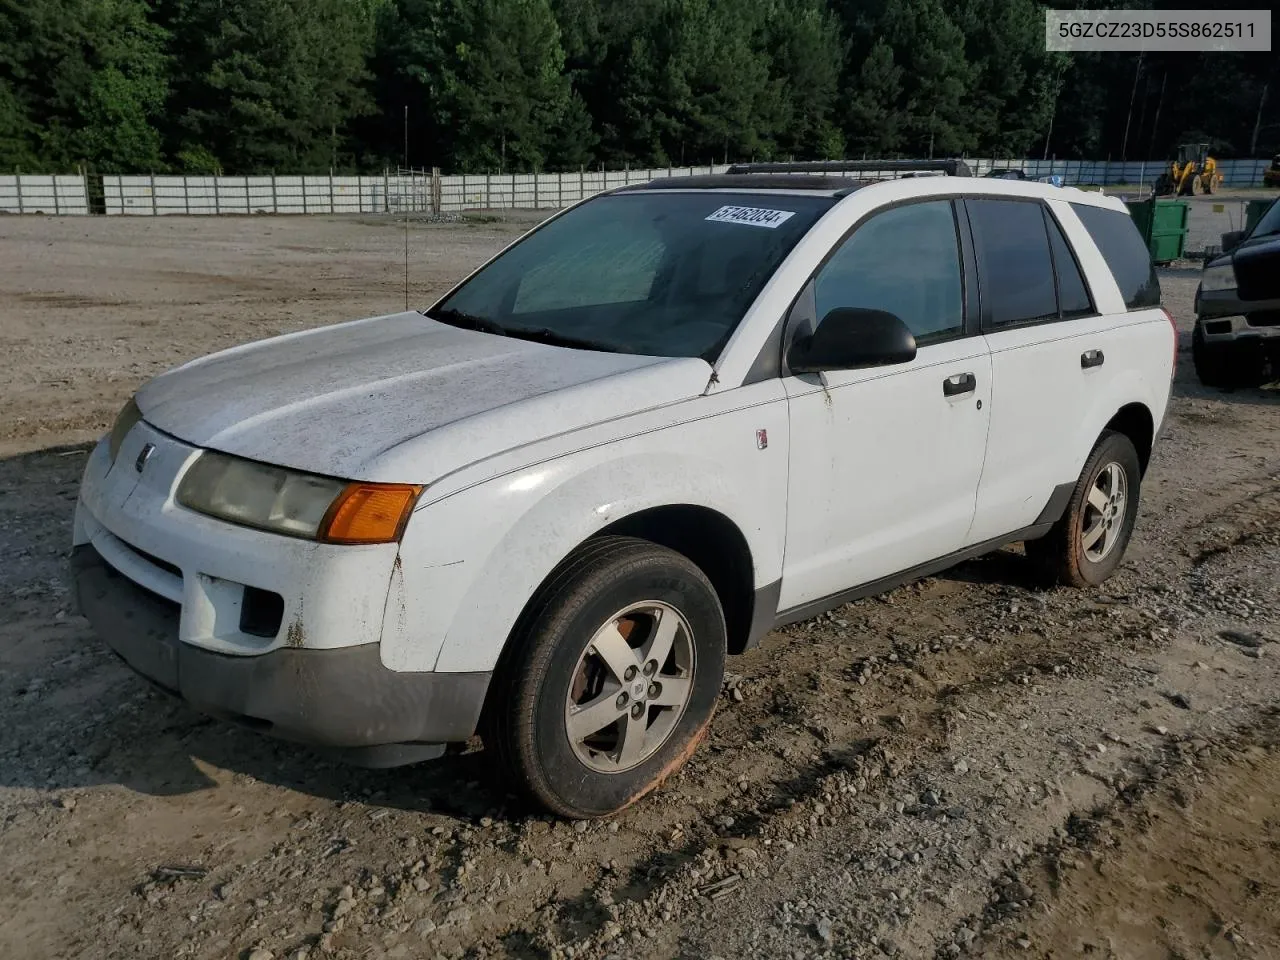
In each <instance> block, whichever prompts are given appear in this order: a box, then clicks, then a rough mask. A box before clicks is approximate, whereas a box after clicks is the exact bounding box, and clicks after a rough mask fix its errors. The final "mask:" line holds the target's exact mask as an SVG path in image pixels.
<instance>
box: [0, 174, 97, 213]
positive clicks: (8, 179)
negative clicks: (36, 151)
mask: <svg viewBox="0 0 1280 960" xmlns="http://www.w3.org/2000/svg"><path fill="white" fill-rule="evenodd" d="M88 212H89V199H88V196H87V194H86V192H85V182H84V177H82V176H79V175H75V174H73V175H70V176H40V175H29V174H22V175H21V176H17V175H9V176H4V175H0V213H42V214H46V215H49V216H68V215H84V214H87V213H88Z"/></svg>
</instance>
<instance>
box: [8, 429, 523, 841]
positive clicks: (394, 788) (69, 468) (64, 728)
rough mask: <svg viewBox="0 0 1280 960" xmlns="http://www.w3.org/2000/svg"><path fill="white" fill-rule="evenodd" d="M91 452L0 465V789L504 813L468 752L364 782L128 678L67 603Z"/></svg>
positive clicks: (485, 763)
mask: <svg viewBox="0 0 1280 960" xmlns="http://www.w3.org/2000/svg"><path fill="white" fill-rule="evenodd" d="M91 449H92V444H78V445H73V446H64V447H53V448H48V449H44V450H40V451H36V452H34V453H27V454H20V455H16V456H10V457H4V458H0V551H2V552H0V555H2V556H5V557H6V558H9V559H10V560H11V562H6V563H4V564H2V565H0V702H4V703H5V704H6V707H5V721H6V722H5V723H4V724H3V725H0V790H4V789H18V790H23V789H25V790H38V791H58V790H65V789H74V788H85V787H95V786H102V785H108V784H116V785H119V786H122V787H124V788H126V789H128V790H131V791H136V792H138V793H142V794H148V795H152V796H174V795H182V794H188V793H194V792H198V791H204V790H208V789H210V788H212V787H215V786H216V785H217V784H218V782H219V780H221V779H225V777H224V774H230V775H232V776H238V777H252V778H254V779H255V780H260V781H263V782H265V783H271V784H275V785H278V786H282V787H285V788H288V789H290V790H293V791H297V792H299V793H302V794H308V795H312V796H316V797H320V798H326V799H329V800H333V801H336V802H342V801H347V800H362V801H369V800H375V801H376V802H377V803H378V804H380V805H382V806H390V807H396V808H402V809H405V810H412V811H426V810H435V811H438V812H441V813H446V814H451V815H455V816H459V817H463V818H475V817H479V816H481V815H483V814H485V813H489V814H492V813H493V812H494V811H497V810H501V809H504V808H507V807H511V806H513V804H514V801H513V798H512V797H510V796H508V794H507V792H506V791H505V790H503V789H501V788H500V787H499V786H497V785H496V780H495V778H494V777H492V775H491V768H492V767H493V763H492V757H491V756H486V755H484V753H483V751H482V750H480V749H479V746H478V742H477V743H475V744H472V745H470V746H469V748H468V750H469V752H462V753H460V754H458V755H452V756H447V757H444V758H442V759H440V760H436V761H432V762H430V763H425V764H419V765H416V766H413V767H404V768H399V769H393V770H363V769H359V768H355V767H351V766H348V765H346V764H343V763H341V762H339V761H337V760H334V759H332V758H330V757H328V756H325V755H323V754H320V753H317V752H315V751H312V750H310V749H308V748H306V747H304V746H301V745H297V744H291V743H286V742H282V741H277V740H273V739H271V738H269V737H265V736H263V735H261V734H259V733H256V732H253V731H250V730H247V729H243V728H240V727H237V726H235V725H233V724H229V723H225V722H222V721H217V720H213V719H210V718H208V717H205V716H203V715H201V714H199V713H198V712H196V711H195V710H194V709H192V708H190V707H189V706H187V705H186V704H185V703H183V702H181V701H179V700H177V699H175V698H173V697H171V696H170V695H169V694H167V693H164V692H162V691H160V690H158V689H156V688H154V687H152V686H151V685H150V684H149V683H148V682H147V681H145V680H143V679H142V678H140V677H139V676H137V675H136V674H134V673H133V672H132V671H131V670H130V669H129V668H128V667H127V666H125V665H124V663H123V662H122V661H120V660H119V659H118V658H117V657H116V656H115V655H114V654H113V653H111V652H110V650H109V649H108V648H107V647H106V646H105V644H103V643H102V641H101V640H99V639H98V638H97V637H96V636H95V635H94V633H93V631H92V630H91V628H90V627H89V625H88V622H87V621H85V620H84V619H83V618H82V617H80V616H79V615H78V614H77V613H76V612H75V606H74V602H73V599H72V596H71V586H70V582H69V576H68V564H67V560H68V556H69V553H70V543H71V525H72V518H73V514H74V509H75V498H76V493H77V490H78V488H79V480H80V473H81V472H82V470H83V466H84V462H85V457H86V455H87V454H88V452H89V451H90V450H91Z"/></svg>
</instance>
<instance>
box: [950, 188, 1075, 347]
mask: <svg viewBox="0 0 1280 960" xmlns="http://www.w3.org/2000/svg"><path fill="white" fill-rule="evenodd" d="M965 206H966V207H967V208H968V211H969V222H970V223H971V224H972V225H973V244H974V252H975V254H976V256H977V258H978V264H979V266H980V267H981V269H982V284H983V285H982V309H983V313H984V315H985V318H986V322H987V323H988V324H989V325H991V326H997V327H1000V326H1005V325H1007V324H1011V323H1027V322H1030V321H1034V320H1046V319H1055V318H1057V316H1058V298H1057V294H1056V292H1055V289H1054V282H1053V259H1052V257H1051V256H1050V254H1049V237H1048V234H1047V233H1046V232H1045V228H1044V215H1043V214H1042V213H1041V212H1040V211H1041V206H1040V204H1038V203H1028V202H1024V201H1018V200H966V201H965Z"/></svg>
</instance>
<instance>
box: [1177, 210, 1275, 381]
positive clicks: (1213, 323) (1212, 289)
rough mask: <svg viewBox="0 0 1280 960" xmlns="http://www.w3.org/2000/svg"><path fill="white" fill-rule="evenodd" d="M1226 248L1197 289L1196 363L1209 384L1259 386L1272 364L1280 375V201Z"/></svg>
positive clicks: (1227, 238)
mask: <svg viewBox="0 0 1280 960" xmlns="http://www.w3.org/2000/svg"><path fill="white" fill-rule="evenodd" d="M1222 249H1223V251H1224V252H1223V253H1222V255H1221V256H1218V257H1215V258H1213V259H1212V260H1209V261H1207V262H1206V263H1205V266H1204V273H1203V274H1202V275H1201V277H1200V286H1199V287H1197V288H1196V326H1195V330H1194V331H1193V333H1192V337H1191V352H1192V359H1193V360H1194V362H1195V367H1196V376H1198V377H1199V378H1200V382H1201V383H1203V384H1204V385H1205V386H1210V387H1226V388H1231V387H1243V386H1254V385H1257V384H1259V383H1262V382H1263V380H1264V379H1265V378H1266V376H1267V364H1268V363H1270V364H1271V371H1272V375H1273V376H1277V377H1280V201H1272V203H1271V206H1270V207H1268V208H1267V210H1266V212H1265V213H1264V214H1263V215H1262V217H1261V218H1260V219H1259V220H1258V222H1257V223H1255V224H1254V225H1253V227H1252V228H1251V229H1249V230H1248V231H1235V232H1232V233H1226V234H1223V236H1222Z"/></svg>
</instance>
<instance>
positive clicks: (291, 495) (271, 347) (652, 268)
mask: <svg viewBox="0 0 1280 960" xmlns="http://www.w3.org/2000/svg"><path fill="white" fill-rule="evenodd" d="M850 166H855V165H850ZM773 169H776V168H771V167H766V168H765V169H764V170H763V171H762V170H761V169H760V168H747V169H746V170H745V171H744V172H740V173H731V174H730V175H726V176H713V177H692V178H684V179H680V180H678V181H677V180H667V179H664V180H661V181H655V182H653V183H650V184H647V185H645V186H633V187H629V188H623V189H619V190H614V191H611V192H609V193H606V194H603V195H600V196H597V197H595V198H593V199H590V200H587V201H585V202H583V203H581V204H579V205H577V206H575V207H573V208H571V209H569V210H567V211H565V212H563V213H561V214H560V215H558V216H556V217H553V218H552V219H550V220H548V221H547V222H545V223H544V224H542V225H541V226H539V227H538V228H537V229H535V230H533V231H532V232H531V233H529V234H528V235H526V236H525V237H524V238H522V239H521V240H519V241H517V242H516V243H514V244H513V245H511V246H510V247H508V248H507V249H506V250H504V251H503V252H502V253H500V254H499V255H498V256H496V257H495V258H494V259H492V260H491V261H490V262H489V263H487V264H486V265H485V266H483V267H481V268H480V269H479V270H477V271H476V272H475V273H474V274H472V275H471V276H470V277H468V278H467V279H466V280H464V281H463V282H462V283H460V284H459V285H458V286H457V287H455V288H454V289H453V290H452V291H450V292H449V293H448V294H447V295H446V296H444V297H443V298H442V299H441V300H440V301H439V302H438V303H436V304H435V305H433V306H432V307H430V308H429V309H427V310H426V311H424V312H421V313H419V312H405V313H399V314H394V315H391V316H384V317H376V318H373V319H367V320H358V321H355V322H352V323H346V324H340V325H337V326H331V327H325V328H321V329H316V330H309V331H305V332H300V333H293V334H288V335H285V336H281V337H276V338H273V339H270V340H266V341H263V342H261V343H255V344H247V345H244V346H239V347H235V348H232V349H230V350H226V351H223V352H221V353H218V354H214V355H213V356H209V357H205V358H203V359H200V360H196V361H194V362H192V363H188V364H186V365H185V366H182V367H179V368H178V369H176V370H173V371H170V372H169V373H166V374H164V375H162V376H160V377H158V378H156V379H155V380H152V381H151V382H149V383H147V384H145V385H144V386H143V387H142V388H141V389H140V390H139V391H138V393H137V395H136V397H135V398H134V399H133V400H131V401H129V403H128V404H127V406H126V407H125V408H124V410H123V411H122V412H121V414H120V416H119V418H118V420H117V422H116V424H115V426H114V427H113V429H112V430H111V432H110V434H109V436H107V437H105V438H103V440H102V442H101V443H99V444H98V445H97V447H96V448H95V449H94V451H93V452H92V455H91V456H90V457H89V460H88V464H87V467H86V470H85V474H84V481H83V484H82V487H81V492H80V500H79V503H78V505H77V508H76V518H75V532H74V544H75V546H74V553H73V560H72V562H73V565H74V569H75V580H76V588H77V594H78V597H79V602H80V605H81V609H82V610H83V612H84V613H85V614H86V616H88V618H89V619H90V621H91V622H92V624H93V625H94V627H95V628H96V629H97V631H98V632H99V633H100V634H101V635H102V636H103V637H104V638H105V640H106V642H107V643H108V644H109V645H110V646H111V647H112V649H114V650H115V651H116V652H117V653H119V654H120V656H121V657H123V658H124V659H125V661H127V662H128V663H129V664H130V665H131V666H132V667H133V668H134V669H135V670H137V671H138V672H139V673H141V674H143V675H144V676H146V677H149V678H150V679H151V680H153V681H155V682H156V683H158V684H159V685H160V686H162V687H164V688H166V689H168V690H170V691H172V692H174V693H176V694H178V695H179V696H182V697H184V698H186V699H187V700H188V701H190V702H191V703H192V704H193V705H195V706H196V707H197V708H199V709H201V710H204V711H207V712H209V713H211V714H213V715H215V716H218V717H223V718H226V719H229V720H234V721H237V722H240V723H243V724H246V725H248V726H250V727H253V728H255V729H258V730H261V731H263V732H266V733H270V734H274V735H276V736H280V737H285V738H289V739H294V740H300V741H304V742H307V743H310V744H313V745H317V746H319V747H323V748H328V749H331V750H334V751H337V752H339V753H340V754H341V755H343V756H345V757H347V758H348V759H350V760H353V761H355V762H361V763H366V764H373V765H393V764H397V763H405V762H412V761H416V760H421V759H425V758H429V757H432V756H437V755H439V754H440V753H441V752H443V751H444V750H445V748H446V745H448V744H453V743H459V742H462V741H465V740H467V739H468V738H470V737H471V736H472V735H473V734H474V733H476V732H477V731H479V732H480V733H481V734H482V735H483V737H484V740H485V744H486V748H487V749H489V750H492V751H493V752H494V754H495V755H496V758H497V760H498V761H499V762H500V763H501V765H502V768H503V769H504V770H505V771H506V774H505V776H506V777H507V778H508V782H509V784H510V785H511V786H512V787H513V788H519V789H520V790H522V791H524V793H525V794H527V795H528V796H529V797H531V798H532V799H533V800H534V801H536V802H537V803H539V804H541V805H542V806H544V807H545V808H546V809H548V810H551V811H554V812H555V813H557V814H561V815H564V816H572V817H595V816H602V815H607V814H609V813H612V812H614V811H617V810H618V809H620V808H622V807H625V806H626V805H628V804H630V803H632V802H634V801H635V800H636V799H638V798H639V797H641V796H643V795H644V794H645V793H647V792H648V791H650V790H651V789H653V788H654V787H655V786H656V785H658V784H660V783H661V782H662V781H663V780H664V779H665V778H666V777H667V776H668V775H670V774H671V773H672V772H673V771H675V770H676V769H678V768H679V767H680V766H681V764H682V763H683V762H684V761H685V760H686V759H687V758H688V757H689V755H690V754H691V753H692V752H693V751H694V749H695V748H696V747H697V745H698V743H699V742H700V741H701V739H702V738H703V736H704V734H705V731H706V729H707V727H708V724H709V722H710V720H711V716H712V713H713V710H714V707H715V705H716V702H717V699H718V696H719V693H720V689H721V684H722V674H723V670H724V665H725V657H726V655H729V654H737V653H741V652H742V651H744V650H747V649H748V648H751V647H753V646H755V645H756V644H757V643H759V641H760V639H761V638H762V637H763V636H765V634H767V633H768V632H769V631H770V629H772V628H773V627H774V626H776V625H779V624H785V623H790V622H793V621H796V620H801V619H804V618H807V617H812V616H814V615H816V614H818V613H820V612H822V611H824V610H827V609H830V608H832V607H835V606H837V605H839V604H842V603H844V602H846V601H848V600H851V599H854V598H857V597H861V596H865V595H869V594H872V593H875V592H878V591H882V590H885V589H888V588H890V587H892V586H894V585H896V584H899V583H902V582H904V581H906V580H909V579H911V578H915V577H920V576H925V575H928V574H931V573H934V572H937V571H939V570H942V569H943V568H945V567H947V566H950V565H952V564H955V563H957V562H959V561H962V560H964V559H966V558H969V557H974V556H977V555H979V554H983V553H986V552H988V551H991V550H995V549H997V548H999V547H1001V546H1003V545H1005V544H1008V543H1012V542H1016V541H1026V543H1027V552H1028V554H1029V555H1030V557H1031V562H1034V563H1036V564H1038V565H1040V566H1041V567H1042V568H1043V569H1044V570H1045V571H1047V572H1049V573H1050V574H1051V575H1052V576H1053V577H1055V578H1056V579H1057V580H1059V581H1061V582H1062V583H1065V584H1070V585H1073V586H1076V587H1089V586H1094V585H1097V584H1099V583H1101V582H1103V581H1104V580H1106V579H1107V577H1109V576H1110V575H1111V574H1112V572H1113V571H1115V569H1116V567H1117V566H1118V565H1119V564H1120V562H1121V558H1122V557H1123V556H1124V553H1125V548H1126V545H1127V543H1128V541H1129V538H1130V535H1131V533H1132V530H1133V525H1134V520H1135V518H1136V516H1137V510H1138V502H1139V495H1140V490H1141V485H1142V477H1143V472H1144V471H1145V469H1146V466H1147V463H1148V461H1149V459H1150V456H1151V448H1152V443H1153V441H1154V439H1155V437H1156V435H1157V433H1158V431H1159V428H1160V425H1161V423H1162V421H1163V419H1164V415H1165V408H1166V404H1167V401H1168V395H1169V387H1170V378H1171V375H1172V366H1173V359H1174V352H1175V336H1174V333H1173V329H1172V326H1171V323H1170V320H1169V317H1168V315H1167V314H1166V313H1165V312H1164V311H1163V310H1161V308H1160V289H1159V284H1158V281H1157V279H1156V275H1155V272H1154V270H1153V268H1152V266H1151V261H1150V259H1149V256H1148V254H1147V250H1146V248H1145V247H1144V245H1143V243H1142V240H1141V238H1140V237H1139V236H1138V233H1137V231H1136V230H1135V228H1134V226H1133V223H1132V222H1131V220H1130V218H1129V216H1128V214H1127V213H1126V211H1125V208H1124V206H1123V205H1122V204H1121V203H1120V201H1119V200H1116V199H1113V198H1110V197H1105V196H1101V195H1099V194H1096V193H1083V192H1080V191H1077V190H1073V189H1065V190H1064V189H1057V188H1053V187H1049V186H1045V185H1041V184H1034V183H1020V182H1017V183H1015V182H1008V181H1002V180H995V179H985V178H972V177H960V176H934V177H916V178H910V179H906V178H903V179H897V180H892V181H888V182H880V183H872V184H867V183H864V182H861V181H857V180H850V179H846V178H843V177H837V176H831V175H822V176H802V175H791V174H788V175H774V173H771V172H767V171H769V170H773ZM929 169H934V168H933V167H930V168H929ZM957 169H959V168H957ZM898 172H909V171H901V170H900V171H898Z"/></svg>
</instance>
